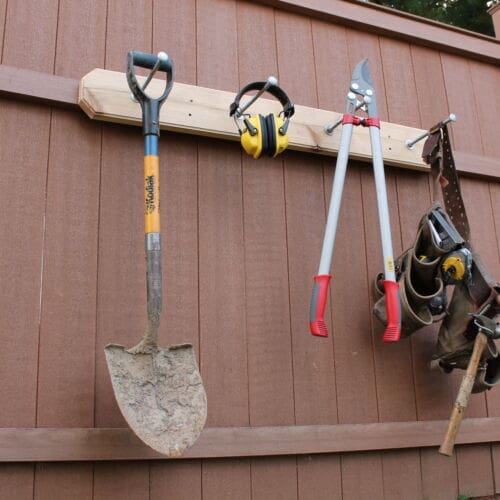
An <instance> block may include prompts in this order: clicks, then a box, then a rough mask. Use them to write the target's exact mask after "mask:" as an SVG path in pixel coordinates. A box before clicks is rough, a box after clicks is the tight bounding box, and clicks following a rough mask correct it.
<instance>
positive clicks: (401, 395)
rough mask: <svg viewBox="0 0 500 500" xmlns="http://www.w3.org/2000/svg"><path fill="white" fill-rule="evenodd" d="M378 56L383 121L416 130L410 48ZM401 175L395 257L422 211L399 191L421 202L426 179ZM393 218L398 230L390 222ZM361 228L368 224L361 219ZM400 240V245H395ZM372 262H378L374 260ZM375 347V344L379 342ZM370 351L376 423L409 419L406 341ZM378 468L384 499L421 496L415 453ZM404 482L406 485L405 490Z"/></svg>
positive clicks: (388, 457)
mask: <svg viewBox="0 0 500 500" xmlns="http://www.w3.org/2000/svg"><path fill="white" fill-rule="evenodd" d="M380 54H381V64H382V69H383V74H384V82H385V97H386V100H387V111H388V117H389V120H391V121H396V122H397V123H402V124H405V125H409V126H419V125H420V116H419V113H418V106H416V102H415V101H416V99H417V94H416V89H415V82H414V79H413V65H412V60H411V54H410V47H409V46H408V45H407V44H405V43H402V42H397V41H394V40H390V39H388V38H380ZM375 90H377V89H375ZM405 174H406V172H403V173H399V172H398V173H397V174H396V176H395V186H394V187H395V188H396V193H394V192H393V195H394V194H396V200H397V201H398V205H399V206H398V207H397V208H396V207H394V208H393V210H392V211H391V223H392V225H393V229H392V230H391V232H392V234H393V240H396V241H395V244H394V250H393V251H394V255H395V256H397V255H398V254H399V253H400V250H402V249H405V248H408V247H409V246H410V245H411V244H412V243H413V239H414V231H415V229H414V228H415V227H416V223H415V224H413V222H414V221H413V220H410V221H408V215H407V214H411V217H413V214H417V213H418V211H419V210H420V211H423V210H425V206H424V207H421V206H419V201H418V200H415V198H417V197H415V196H414V195H412V194H411V193H410V192H406V193H404V194H402V193H401V191H402V190H403V191H404V190H405V189H408V188H410V187H411V188H413V189H415V188H417V186H418V187H420V188H421V190H423V191H424V199H425V193H428V181H427V178H426V177H424V176H422V175H405ZM393 199H394V198H393ZM409 200H412V202H411V203H410V204H409V206H405V201H406V202H408V201H409ZM414 200H415V201H414ZM398 216H399V223H400V224H401V226H402V227H401V226H400V225H399V224H398V222H397V221H396V218H397V217H398ZM408 223H409V224H408ZM365 225H369V224H368V223H367V222H366V221H365ZM408 225H409V227H411V228H412V230H411V232H412V235H411V237H410V238H407V237H406V235H405V234H404V229H403V228H406V227H407V226H408ZM400 235H401V236H400ZM379 239H380V237H379ZM400 242H401V243H402V247H400ZM398 247H399V248H398ZM379 248H380V245H379ZM378 261H379V262H380V258H379V260H378ZM372 279H373V278H372ZM377 327H379V326H377ZM379 338H380V337H379ZM399 344H402V345H401V346H400V345H399ZM378 345H379V346H380V341H379V342H378ZM392 347H396V349H392ZM376 353H377V354H378V355H379V357H380V364H379V366H378V367H377V368H378V370H377V375H378V376H377V394H378V397H379V413H380V420H381V421H395V420H415V418H416V417H417V409H416V400H415V384H414V376H413V359H412V348H411V341H409V340H405V339H403V340H401V341H400V342H399V343H398V345H396V346H389V345H382V346H380V349H378V350H376ZM382 464H383V471H384V472H383V477H384V494H385V496H386V497H387V498H398V497H399V495H400V492H401V491H404V490H405V489H406V488H408V491H411V492H412V494H414V495H416V496H419V495H420V494H421V489H422V484H421V471H420V453H419V452H418V451H417V450H409V451H405V452H393V453H384V454H382ZM410 484H411V485H412V486H411V487H408V486H409V485H410Z"/></svg>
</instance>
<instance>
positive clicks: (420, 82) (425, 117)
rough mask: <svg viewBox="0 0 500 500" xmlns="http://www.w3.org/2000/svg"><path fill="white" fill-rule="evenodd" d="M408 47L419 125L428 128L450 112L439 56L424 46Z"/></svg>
mask: <svg viewBox="0 0 500 500" xmlns="http://www.w3.org/2000/svg"><path fill="white" fill-rule="evenodd" d="M410 48H411V59H412V63H413V76H414V79H415V89H416V96H415V98H416V102H417V104H418V111H419V113H420V119H421V125H420V126H421V127H423V128H425V129H429V128H430V127H432V126H433V125H434V124H436V123H437V122H439V121H441V120H444V119H445V118H446V117H447V116H448V114H449V113H450V110H449V109H448V101H447V97H446V87H445V83H444V77H443V68H442V66H441V58H440V55H439V53H438V52H436V51H434V50H431V49H428V48H425V47H418V46H416V45H412V46H411V47H410ZM454 126H455V125H451V127H450V128H453V127H454ZM409 139H410V137H409Z"/></svg>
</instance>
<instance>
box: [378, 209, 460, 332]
mask: <svg viewBox="0 0 500 500" xmlns="http://www.w3.org/2000/svg"><path fill="white" fill-rule="evenodd" d="M435 210H440V211H441V212H442V214H443V216H444V217H446V218H447V215H446V213H445V212H444V211H443V210H442V209H441V207H440V206H439V204H435V205H433V206H432V207H431V208H430V209H429V210H428V212H427V213H426V214H425V215H424V216H423V217H422V219H421V220H420V222H419V224H418V229H417V237H416V239H415V243H414V244H413V246H412V247H411V248H409V249H408V250H406V251H405V252H404V253H403V254H402V255H400V256H399V257H398V258H397V259H396V262H395V267H396V280H397V281H398V283H399V296H400V301H401V316H402V320H401V336H402V337H408V336H409V335H411V334H413V333H415V332H416V331H418V330H420V329H421V328H423V327H426V326H429V325H431V324H432V323H433V322H434V321H435V320H434V317H433V316H434V315H437V314H440V313H441V312H442V311H443V310H444V307H445V300H446V296H445V293H444V283H443V280H442V278H441V277H440V262H441V258H442V256H443V254H444V251H443V250H442V249H441V248H440V247H439V246H437V245H436V244H435V242H434V240H433V238H432V235H431V233H430V229H429V223H428V221H429V217H430V214H431V212H432V211H435ZM448 220H449V219H448ZM450 224H451V221H450ZM381 280H383V275H381V274H379V275H378V276H377V279H376V281H375V295H376V298H377V299H378V300H376V302H375V305H374V308H373V313H374V315H375V316H376V317H377V318H378V319H379V320H380V321H381V322H382V323H383V324H384V325H385V324H386V323H387V318H386V312H385V311H386V310H385V295H383V285H382V286H381V285H380V284H381V283H382V281H381Z"/></svg>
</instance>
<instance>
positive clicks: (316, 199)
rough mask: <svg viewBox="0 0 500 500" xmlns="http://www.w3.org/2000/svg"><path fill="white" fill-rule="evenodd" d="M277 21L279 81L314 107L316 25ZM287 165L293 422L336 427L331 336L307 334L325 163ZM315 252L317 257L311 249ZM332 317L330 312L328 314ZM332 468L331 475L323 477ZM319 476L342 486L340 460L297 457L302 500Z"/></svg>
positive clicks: (327, 485) (306, 159)
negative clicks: (310, 461)
mask: <svg viewBox="0 0 500 500" xmlns="http://www.w3.org/2000/svg"><path fill="white" fill-rule="evenodd" d="M275 22H276V44H277V50H278V52H277V53H278V68H279V77H280V83H281V84H282V85H283V88H285V89H286V91H287V93H288V95H289V96H290V98H291V99H292V100H293V102H295V103H300V104H305V105H308V106H313V107H316V106H318V87H317V78H316V71H317V64H316V61H315V57H316V53H315V48H316V47H315V44H314V37H313V29H312V28H313V24H312V21H311V20H310V19H308V18H304V17H300V16H296V15H293V14H290V13H285V12H279V11H276V13H275ZM292 126H293V125H292ZM284 166H285V203H286V227H287V238H288V268H289V271H288V272H289V281H290V285H289V286H290V307H291V309H290V313H291V328H292V330H291V333H292V353H293V373H294V395H295V422H296V423H297V424H299V425H306V424H313V423H327V422H328V423H332V422H337V407H336V392H335V373H334V359H333V343H332V336H330V338H328V339H319V338H316V337H313V336H312V335H311V334H310V333H309V331H308V330H309V328H308V323H309V319H308V313H309V300H310V294H311V290H312V279H311V278H312V276H314V275H315V274H316V272H315V270H316V268H317V263H318V259H319V252H320V249H321V242H322V231H323V230H324V224H325V200H324V185H323V162H321V161H320V160H319V159H316V158H311V157H310V155H299V154H293V155H292V154H289V155H287V156H285V162H284ZM312 248H315V249H317V252H318V254H315V252H311V251H309V250H310V249H312ZM329 315H330V310H329V309H328V311H327V315H326V316H327V317H328V316H329ZM328 324H329V325H328V326H329V328H330V331H331V328H332V324H331V322H330V321H328ZM309 465H311V464H309ZM329 466H331V469H330V475H328V474H327V473H325V470H326V468H328V467H329ZM317 478H321V479H322V482H321V483H320V484H319V485H316V486H317V487H318V488H320V489H322V490H324V491H328V490H330V489H331V488H332V483H336V485H337V487H338V485H339V483H340V468H339V458H338V457H328V458H327V459H326V462H325V461H322V462H315V463H314V465H313V466H312V467H309V468H305V469H303V466H302V463H301V460H300V458H297V479H296V482H297V493H296V494H297V495H298V496H299V498H303V497H305V496H306V495H307V492H309V491H311V489H312V488H313V485H312V484H311V480H314V479H317ZM333 487H335V486H333ZM290 498H294V495H292V496H291V497H290Z"/></svg>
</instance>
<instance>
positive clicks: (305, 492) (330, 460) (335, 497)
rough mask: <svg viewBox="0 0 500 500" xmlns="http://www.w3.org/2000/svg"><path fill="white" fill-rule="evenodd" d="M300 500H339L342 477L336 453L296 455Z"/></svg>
mask: <svg viewBox="0 0 500 500" xmlns="http://www.w3.org/2000/svg"><path fill="white" fill-rule="evenodd" d="M297 466H298V467H297V469H298V470H297V473H298V488H297V489H298V492H299V495H298V497H299V499H300V500H340V499H341V498H342V478H341V475H340V457H339V456H338V455H304V456H300V457H297Z"/></svg>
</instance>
